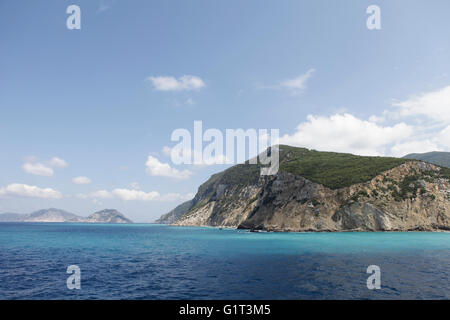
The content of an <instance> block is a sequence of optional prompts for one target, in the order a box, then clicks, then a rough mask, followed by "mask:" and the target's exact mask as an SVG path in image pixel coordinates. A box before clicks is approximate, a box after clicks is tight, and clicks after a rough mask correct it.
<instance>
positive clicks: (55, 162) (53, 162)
mask: <svg viewBox="0 0 450 320" xmlns="http://www.w3.org/2000/svg"><path fill="white" fill-rule="evenodd" d="M48 165H49V166H50V167H53V168H65V167H67V166H68V163H67V162H66V161H65V160H63V159H61V158H58V157H53V158H51V159H50V161H48Z"/></svg>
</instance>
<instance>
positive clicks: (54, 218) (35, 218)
mask: <svg viewBox="0 0 450 320" xmlns="http://www.w3.org/2000/svg"><path fill="white" fill-rule="evenodd" d="M0 222H88V223H133V221H131V220H130V219H128V218H126V217H125V216H124V215H123V214H122V213H120V212H119V211H117V210H115V209H105V210H101V211H97V212H95V213H93V214H91V215H89V216H88V217H81V216H78V215H76V214H73V213H70V212H67V211H64V210H61V209H55V208H50V209H43V210H39V211H35V212H32V213H30V214H19V213H3V214H0Z"/></svg>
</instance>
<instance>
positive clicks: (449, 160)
mask: <svg viewBox="0 0 450 320" xmlns="http://www.w3.org/2000/svg"><path fill="white" fill-rule="evenodd" d="M403 158H405V159H415V160H422V161H426V162H429V163H433V164H437V165H438V166H443V167H447V168H450V152H439V151H433V152H427V153H411V154H408V155H406V156H404V157H403Z"/></svg>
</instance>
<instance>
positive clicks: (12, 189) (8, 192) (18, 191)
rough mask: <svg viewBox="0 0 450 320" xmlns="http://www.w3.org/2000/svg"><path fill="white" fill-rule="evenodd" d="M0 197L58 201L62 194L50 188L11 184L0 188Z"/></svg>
mask: <svg viewBox="0 0 450 320" xmlns="http://www.w3.org/2000/svg"><path fill="white" fill-rule="evenodd" d="M0 196H17V197H27V198H44V199H60V198H62V194H61V193H60V192H59V191H57V190H54V189H51V188H39V187H36V186H29V185H26V184H20V183H13V184H10V185H8V186H7V187H4V188H0Z"/></svg>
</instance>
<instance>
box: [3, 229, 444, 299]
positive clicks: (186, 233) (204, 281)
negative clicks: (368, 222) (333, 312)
mask: <svg viewBox="0 0 450 320" xmlns="http://www.w3.org/2000/svg"><path fill="white" fill-rule="evenodd" d="M69 265H78V266H79V267H80V269H81V290H69V289H67V286H66V279H67V277H68V276H69V275H68V274H67V273H66V268H67V266H69ZM369 265H378V266H379V267H380V268H381V289H380V290H369V289H367V286H366V279H367V277H368V276H370V275H369V274H367V273H366V269H367V266H369ZM449 298H450V233H428V232H426V233H420V232H411V233H249V232H244V231H239V230H219V229H213V228H188V227H186V228H185V227H171V226H164V225H149V224H133V225H108V224H50V223H49V224H42V223H0V299H449Z"/></svg>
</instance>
